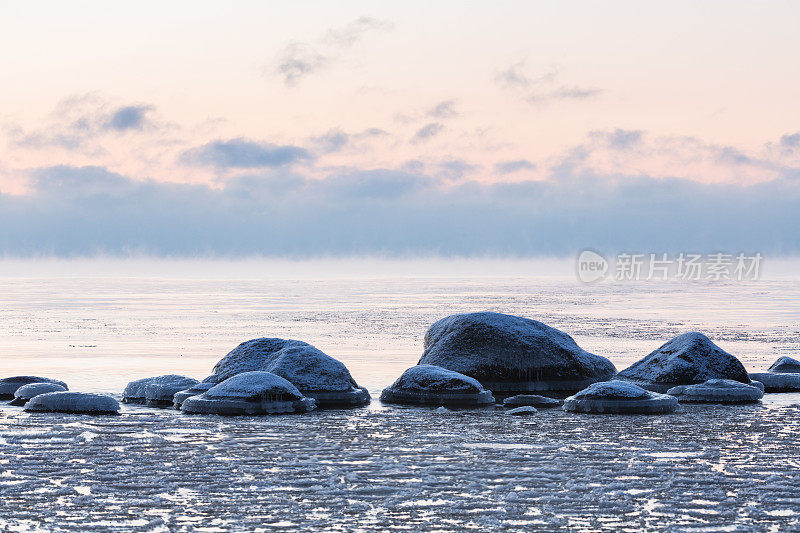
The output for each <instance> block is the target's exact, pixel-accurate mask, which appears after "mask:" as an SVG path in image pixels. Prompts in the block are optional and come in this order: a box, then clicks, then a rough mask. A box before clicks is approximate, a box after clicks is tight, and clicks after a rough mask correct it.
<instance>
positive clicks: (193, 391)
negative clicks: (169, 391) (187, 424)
mask: <svg viewBox="0 0 800 533" xmlns="http://www.w3.org/2000/svg"><path fill="white" fill-rule="evenodd" d="M216 384H217V382H216V381H214V380H212V381H201V382H200V383H197V384H195V385H192V386H191V387H189V388H188V389H186V390H182V391H179V392H176V393H175V395H174V396H173V397H172V406H173V407H174V408H175V409H180V408H181V405H183V402H184V401H186V398H191V397H192V396H200V395H201V394H203V393H204V392H206V391H207V390H208V389H210V388H211V387H213V386H214V385H216Z"/></svg>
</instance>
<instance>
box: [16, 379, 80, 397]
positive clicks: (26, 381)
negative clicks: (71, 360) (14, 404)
mask: <svg viewBox="0 0 800 533" xmlns="http://www.w3.org/2000/svg"><path fill="white" fill-rule="evenodd" d="M29 383H57V384H58V385H61V386H62V387H64V390H67V389H68V387H67V384H66V383H64V382H63V381H59V380H57V379H50V378H41V377H39V376H14V377H10V378H3V379H0V400H13V399H14V393H16V392H17V389H19V388H20V387H22V386H23V385H28V384H29Z"/></svg>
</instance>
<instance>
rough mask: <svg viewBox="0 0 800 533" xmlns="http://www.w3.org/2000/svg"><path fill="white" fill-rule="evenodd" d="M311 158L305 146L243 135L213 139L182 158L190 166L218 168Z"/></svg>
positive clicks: (270, 164)
mask: <svg viewBox="0 0 800 533" xmlns="http://www.w3.org/2000/svg"><path fill="white" fill-rule="evenodd" d="M310 159H311V154H309V152H308V151H307V150H306V149H305V148H300V147H298V146H287V145H284V146H282V145H276V144H269V143H260V142H256V141H251V140H248V139H242V138H239V139H230V140H227V141H222V140H219V141H213V142H210V143H208V144H204V145H203V146H199V147H197V148H192V149H190V150H187V151H185V152H183V154H182V155H181V157H180V160H181V161H182V162H183V163H186V164H189V165H196V166H213V167H216V168H264V167H282V166H287V165H291V164H294V163H298V162H303V161H308V160H310Z"/></svg>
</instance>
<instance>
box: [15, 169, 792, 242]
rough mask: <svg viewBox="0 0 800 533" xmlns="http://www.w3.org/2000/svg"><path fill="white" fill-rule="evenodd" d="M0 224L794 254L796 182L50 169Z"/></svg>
mask: <svg viewBox="0 0 800 533" xmlns="http://www.w3.org/2000/svg"><path fill="white" fill-rule="evenodd" d="M0 225H2V227H3V228H4V229H5V230H4V231H3V232H2V233H0V249H2V250H3V251H4V252H5V254H6V255H10V256H26V255H41V254H54V255H62V256H81V255H92V254H96V253H108V254H130V253H147V254H153V255H158V256H194V255H215V256H248V255H263V256H272V257H277V256H292V257H315V256H328V255H352V254H386V255H390V256H403V255H428V254H437V255H445V256H482V255H503V256H518V257H524V256H537V255H551V254H556V255H559V254H572V253H575V252H576V251H577V250H579V249H582V248H584V247H593V248H597V249H600V250H608V251H618V250H629V251H637V250H638V251H676V252H677V251H684V250H699V251H710V250H726V251H740V250H741V251H760V252H762V253H773V254H774V253H797V252H800V234H799V233H798V232H797V230H796V228H797V227H798V226H800V182H799V181H798V180H792V179H777V180H773V181H770V182H766V183H760V184H756V185H749V186H741V185H735V184H702V183H698V182H693V181H689V180H680V179H652V178H641V177H639V178H636V179H629V178H627V177H625V176H591V177H584V178H580V179H578V178H574V177H569V176H565V177H562V178H560V179H553V180H548V181H525V182H518V183H495V184H485V183H478V182H473V181H464V182H461V183H458V184H456V185H453V184H452V183H449V182H447V181H442V180H441V179H439V178H435V177H429V176H426V175H422V174H415V173H409V172H402V171H397V170H387V169H379V170H368V171H367V170H345V171H340V172H337V173H334V174H331V175H329V176H328V177H327V178H326V179H324V180H318V179H308V178H305V177H303V176H301V175H298V174H295V173H292V172H288V171H285V170H277V171H269V172H266V173H255V174H248V175H243V176H239V177H236V178H234V179H232V180H230V181H228V182H227V184H226V185H225V187H224V188H222V189H212V188H209V187H207V186H203V185H186V184H175V183H164V182H155V181H137V180H132V179H130V178H128V177H125V176H121V175H118V174H115V173H113V172H109V171H107V170H106V169H104V168H101V167H68V166H56V167H48V168H42V169H38V170H36V171H34V173H33V175H32V181H31V192H30V194H27V195H16V196H12V195H0Z"/></svg>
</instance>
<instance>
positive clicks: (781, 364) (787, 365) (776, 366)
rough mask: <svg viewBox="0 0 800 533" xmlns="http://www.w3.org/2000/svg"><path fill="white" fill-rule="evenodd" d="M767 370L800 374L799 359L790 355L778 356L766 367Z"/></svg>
mask: <svg viewBox="0 0 800 533" xmlns="http://www.w3.org/2000/svg"><path fill="white" fill-rule="evenodd" d="M768 371H769V372H781V373H787V374H800V361H798V360H797V359H792V358H791V357H787V356H783V357H779V358H778V359H777V360H776V361H775V362H774V363H772V366H771V367H769V369H768Z"/></svg>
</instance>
